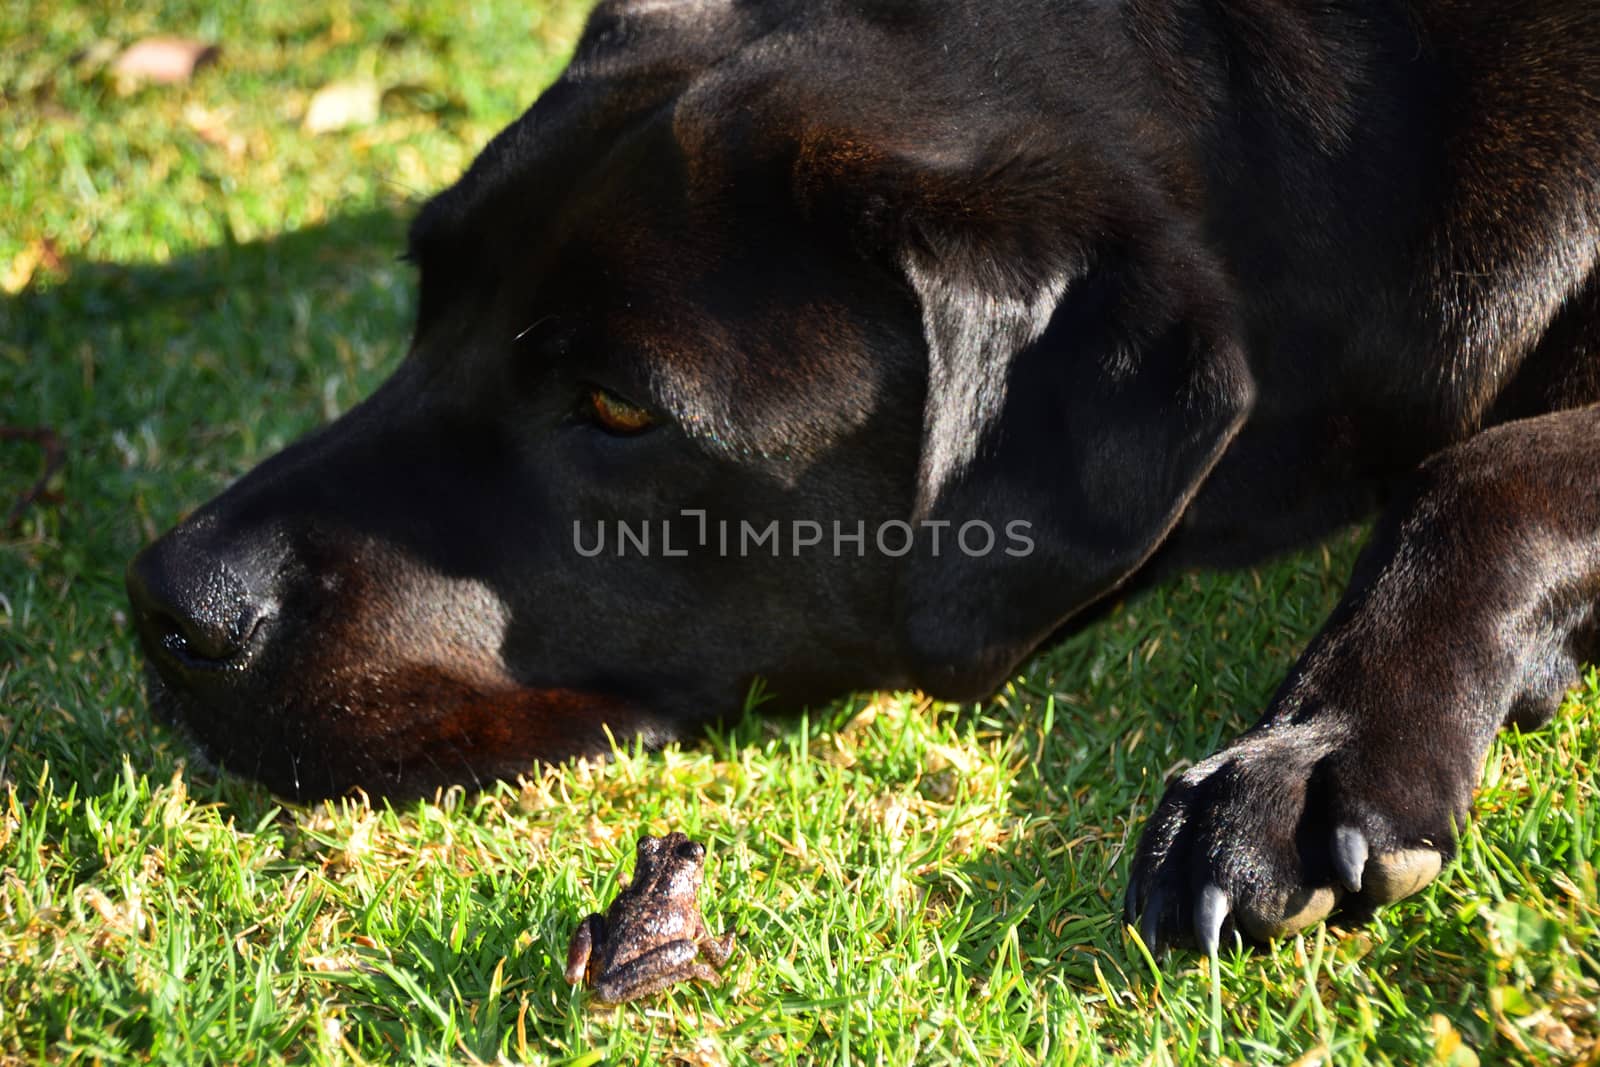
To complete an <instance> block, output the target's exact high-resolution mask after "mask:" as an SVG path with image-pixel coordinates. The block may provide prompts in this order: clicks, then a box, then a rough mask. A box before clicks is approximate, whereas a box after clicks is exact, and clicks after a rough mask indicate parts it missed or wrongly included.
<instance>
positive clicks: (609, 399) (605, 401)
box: [585, 387, 656, 436]
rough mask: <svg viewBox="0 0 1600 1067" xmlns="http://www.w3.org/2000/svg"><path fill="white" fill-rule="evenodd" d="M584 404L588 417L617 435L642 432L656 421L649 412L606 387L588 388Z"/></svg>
mask: <svg viewBox="0 0 1600 1067" xmlns="http://www.w3.org/2000/svg"><path fill="white" fill-rule="evenodd" d="M585 404H586V408H587V410H586V414H588V416H589V417H590V418H592V419H593V420H594V421H595V422H596V423H597V424H599V426H600V427H601V428H602V429H604V430H606V431H607V432H609V433H614V434H617V435H619V436H631V435H632V434H637V433H643V432H644V431H646V430H648V429H649V428H650V427H652V426H654V425H655V422H656V419H655V416H654V415H652V414H650V412H648V411H646V410H645V409H644V408H642V407H640V406H639V405H638V404H635V403H632V402H630V401H627V400H624V399H622V397H620V396H618V395H617V394H616V393H613V392H611V391H610V390H608V389H601V388H598V387H596V388H593V389H590V390H589V392H588V395H587V396H586V398H585Z"/></svg>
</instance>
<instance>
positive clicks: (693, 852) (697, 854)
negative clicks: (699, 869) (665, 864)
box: [677, 841, 706, 863]
mask: <svg viewBox="0 0 1600 1067" xmlns="http://www.w3.org/2000/svg"><path fill="white" fill-rule="evenodd" d="M677 852H678V858H679V859H680V860H688V861H689V862H690V863H699V862H700V860H701V859H703V858H704V857H705V854H706V848H705V846H704V845H702V844H700V843H699V842H698V841H685V842H684V843H683V844H681V845H679V846H678V849H677Z"/></svg>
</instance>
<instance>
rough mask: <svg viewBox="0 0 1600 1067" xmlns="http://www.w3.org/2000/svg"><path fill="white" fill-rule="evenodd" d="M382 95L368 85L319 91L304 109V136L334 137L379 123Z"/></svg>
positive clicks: (335, 86)
mask: <svg viewBox="0 0 1600 1067" xmlns="http://www.w3.org/2000/svg"><path fill="white" fill-rule="evenodd" d="M382 103H383V93H382V91H381V90H380V89H379V88H378V86H377V85H376V84H375V83H373V82H370V81H348V82H331V83H329V84H328V85H324V86H323V87H322V88H321V89H318V90H317V91H316V93H315V94H313V96H312V97H311V103H310V105H308V106H307V107H306V117H305V128H306V132H307V133H333V132H335V131H337V130H346V129H349V128H350V127H352V126H367V125H371V124H372V123H374V122H376V121H378V110H379V108H380V106H381V105H382Z"/></svg>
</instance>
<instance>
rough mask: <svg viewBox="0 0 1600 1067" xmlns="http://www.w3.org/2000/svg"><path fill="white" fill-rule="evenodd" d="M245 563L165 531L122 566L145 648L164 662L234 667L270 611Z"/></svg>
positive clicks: (268, 600)
mask: <svg viewBox="0 0 1600 1067" xmlns="http://www.w3.org/2000/svg"><path fill="white" fill-rule="evenodd" d="M250 570H251V568H250V567H248V566H246V565H241V563H240V562H239V561H235V560H230V559H229V558H228V557H227V555H225V554H218V553H215V552H207V551H201V550H199V549H198V548H197V546H195V545H194V544H192V543H190V542H188V541H187V540H186V539H184V538H181V537H174V536H173V535H168V536H167V537H165V538H162V539H161V540H160V541H157V542H156V543H155V544H153V545H151V546H150V547H148V548H146V549H145V550H144V551H143V552H141V553H139V555H138V556H136V557H134V560H133V562H132V563H130V564H129V565H128V574H127V584H128V600H129V602H130V603H131V604H132V606H133V611H134V618H135V625H136V626H138V628H139V633H140V635H141V636H142V637H143V639H144V644H145V647H146V648H147V649H148V650H150V653H151V654H152V655H153V656H155V657H157V658H158V660H161V661H164V662H162V663H161V665H162V666H167V667H172V666H176V667H178V668H179V669H180V670H181V669H197V668H208V667H211V668H215V667H228V666H237V665H239V664H241V663H242V662H244V661H245V660H246V659H248V657H249V654H250V652H251V651H252V649H253V648H254V646H255V645H256V644H257V643H258V639H259V638H260V637H261V632H262V629H263V624H264V623H265V622H266V621H267V620H268V619H269V618H270V617H271V616H272V615H273V614H274V613H275V601H274V599H273V597H272V595H271V590H269V589H265V588H262V587H261V583H259V582H252V581H251V580H250V578H249V573H250Z"/></svg>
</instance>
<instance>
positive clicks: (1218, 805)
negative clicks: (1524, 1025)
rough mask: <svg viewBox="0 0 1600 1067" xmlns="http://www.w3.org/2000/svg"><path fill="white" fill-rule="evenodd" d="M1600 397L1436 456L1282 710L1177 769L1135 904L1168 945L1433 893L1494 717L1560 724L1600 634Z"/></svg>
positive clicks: (1315, 646) (1372, 551) (1367, 557)
mask: <svg viewBox="0 0 1600 1067" xmlns="http://www.w3.org/2000/svg"><path fill="white" fill-rule="evenodd" d="M1597 618H1600V406H1595V407H1588V408H1583V409H1579V410H1575V411H1568V412H1562V413H1558V414H1553V415H1546V416H1543V417H1540V418H1536V419H1529V420H1527V421H1524V422H1518V423H1512V424H1509V425H1506V426H1502V427H1499V428H1497V429H1494V430H1490V431H1486V432H1484V433H1482V434H1479V435H1478V436H1476V437H1474V438H1473V439H1471V440H1470V441H1468V442H1467V443H1465V444H1463V445H1460V446H1458V447H1455V448H1452V449H1449V450H1448V451H1446V452H1444V453H1441V454H1440V455H1439V456H1437V457H1435V458H1434V459H1433V460H1431V461H1430V462H1429V463H1428V464H1426V465H1425V466H1424V467H1423V468H1422V470H1421V471H1420V472H1419V476H1418V477H1417V479H1416V480H1415V482H1414V484H1413V485H1412V487H1411V488H1410V489H1409V490H1408V491H1407V492H1406V493H1405V494H1404V495H1403V497H1402V499H1401V500H1400V501H1399V502H1398V503H1397V504H1396V506H1394V507H1393V508H1392V509H1391V510H1390V511H1389V512H1388V513H1387V514H1386V515H1385V516H1384V517H1383V518H1382V519H1381V520H1380V522H1379V524H1378V527H1377V529H1376V530H1375V532H1374V535H1373V538H1372V542H1371V544H1370V545H1369V546H1368V547H1367V549H1366V551H1365V553H1364V554H1363V555H1362V558H1361V560H1360V561H1359V562H1358V563H1357V565H1356V570H1355V574H1354V576H1353V578H1352V580H1351V585H1350V588H1349V590H1348V591H1347V592H1346V594H1345V597H1344V599H1343V601H1342V602H1341V603H1340V605H1339V607H1338V609H1337V610H1336V611H1335V613H1334V615H1333V617H1332V618H1331V619H1330V620H1329V622H1328V623H1327V625H1326V626H1325V627H1324V629H1323V630H1322V632H1321V633H1320V634H1319V635H1318V636H1317V638H1316V639H1315V640H1314V641H1313V642H1312V643H1311V645H1310V647H1309V648H1308V649H1307V650H1306V652H1305V654H1304V655H1303V656H1302V657H1301V659H1300V662H1299V663H1298V664H1297V665H1296V666H1295V669H1294V671H1293V672H1292V673H1291V674H1290V676H1289V678H1288V679H1287V681H1285V683H1284V684H1283V687H1282V688H1281V689H1280V690H1279V691H1278V693H1277V695H1276V696H1275V697H1274V698H1273V701H1272V704H1271V707H1270V708H1269V709H1268V711H1267V713H1266V715H1265V716H1263V717H1262V719H1261V721H1260V722H1259V723H1257V724H1256V725H1255V726H1254V727H1252V728H1251V729H1250V730H1249V731H1247V732H1246V733H1245V734H1244V735H1243V736H1241V737H1239V738H1238V739H1237V740H1236V741H1234V742H1233V743H1232V744H1231V745H1229V746H1228V747H1227V748H1225V749H1223V750H1222V751H1221V752H1218V753H1217V754H1216V755H1214V756H1212V757H1211V758H1209V759H1207V760H1205V761H1203V762H1201V763H1199V764H1196V765H1195V766H1193V767H1191V768H1189V769H1188V770H1186V771H1185V772H1184V773H1183V774H1182V775H1181V776H1180V777H1178V778H1177V779H1176V780H1175V781H1173V782H1172V784H1171V786H1170V787H1169V788H1168V790H1167V793H1166V796H1165V797H1164V798H1163V799H1162V801H1161V804H1160V806H1159V808H1158V809H1157V810H1156V813H1155V815H1154V816H1153V817H1152V818H1151V820H1150V823H1149V825H1148V826H1147V827H1146V828H1145V831H1144V835H1143V838H1142V839H1141V841H1140V843H1139V848H1138V851H1137V853H1136V855H1135V858H1134V861H1133V868H1132V880H1131V882H1130V885H1129V888H1128V897H1127V910H1128V915H1129V919H1130V921H1136V922H1140V923H1141V928H1142V931H1143V935H1144V939H1145V941H1146V942H1147V943H1149V944H1151V945H1152V947H1155V946H1158V945H1160V944H1163V943H1172V942H1189V941H1193V942H1196V943H1198V944H1200V945H1201V946H1202V947H1204V948H1207V949H1212V950H1214V949H1215V947H1216V945H1217V942H1218V938H1219V936H1220V934H1221V932H1222V930H1223V929H1225V928H1226V926H1227V925H1228V924H1229V923H1231V924H1233V925H1234V926H1235V927H1236V928H1237V929H1239V930H1241V931H1242V932H1243V933H1244V934H1246V935H1247V936H1249V937H1251V938H1256V939H1266V938H1272V937H1281V936H1285V935H1289V934H1292V933H1295V932H1296V931H1299V930H1301V929H1304V928H1305V927H1307V926H1309V925H1311V924H1312V923H1315V922H1317V921H1319V920H1320V919H1322V918H1324V917H1325V916H1326V915H1328V914H1329V913H1330V912H1331V911H1332V910H1333V909H1334V908H1335V907H1336V906H1339V905H1340V904H1344V905H1348V906H1357V907H1361V908H1369V907H1373V906H1376V905H1381V904H1386V903H1389V902H1391V901H1393V900H1397V899H1399V898H1400V897H1403V896H1406V895H1408V894H1410V893H1413V892H1415V891H1416V890H1418V889H1420V888H1421V887H1422V886H1424V885H1426V884H1427V883H1428V882H1429V881H1431V880H1432V879H1433V878H1434V876H1435V875H1437V874H1438V873H1439V870H1440V867H1441V865H1442V864H1443V862H1444V861H1445V860H1446V859H1448V858H1449V856H1450V855H1451V854H1452V852H1453V850H1454V847H1455V834H1456V831H1457V829H1458V828H1459V827H1460V826H1461V824H1462V822H1463V820H1464V819H1465V818H1466V815H1467V812H1468V809H1469V807H1470V804H1471V800H1472V792H1473V789H1474V788H1475V786H1476V784H1477V782H1478V780H1479V777H1480V774H1481V770H1482V764H1483V760H1484V757H1485V754H1486V753H1487V752H1488V749H1489V745H1490V742H1491V740H1492V739H1493V737H1494V734H1495V731H1496V730H1498V729H1499V728H1500V727H1501V726H1502V725H1504V724H1508V723H1515V724H1517V725H1520V726H1532V725H1539V724H1542V723H1543V722H1545V721H1546V720H1548V718H1549V717H1550V715H1551V714H1552V713H1553V712H1554V710H1555V708H1556V707H1557V706H1558V705H1559V703H1560V701H1561V699H1562V697H1563V695H1564V694H1565V693H1566V692H1567V691H1568V690H1569V689H1570V688H1571V687H1572V686H1574V685H1575V684H1576V683H1577V682H1578V680H1579V671H1580V668H1581V666H1582V665H1583V664H1584V663H1586V662H1590V663H1592V662H1594V661H1595V658H1596V653H1597V651H1600V639H1597V629H1600V627H1597Z"/></svg>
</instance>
